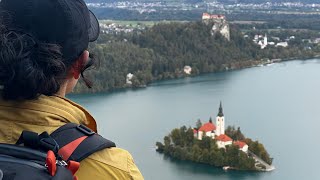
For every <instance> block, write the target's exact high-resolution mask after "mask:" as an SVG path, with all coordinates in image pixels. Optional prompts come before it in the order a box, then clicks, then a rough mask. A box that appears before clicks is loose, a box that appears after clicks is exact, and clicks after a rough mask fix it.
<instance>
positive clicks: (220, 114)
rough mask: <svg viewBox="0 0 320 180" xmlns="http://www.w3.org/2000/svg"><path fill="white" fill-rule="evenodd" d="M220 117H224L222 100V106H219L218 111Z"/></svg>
mask: <svg viewBox="0 0 320 180" xmlns="http://www.w3.org/2000/svg"><path fill="white" fill-rule="evenodd" d="M218 116H219V117H223V109H222V103H221V101H220V107H219V113H218Z"/></svg>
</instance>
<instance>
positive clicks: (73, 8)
mask: <svg viewBox="0 0 320 180" xmlns="http://www.w3.org/2000/svg"><path fill="white" fill-rule="evenodd" d="M0 11H1V17H0V21H1V22H0V46H1V47H0V85H2V86H3V90H2V91H3V92H2V94H3V96H4V97H5V98H7V99H15V98H14V97H16V98H18V99H19V98H20V99H33V98H34V97H36V96H38V95H39V94H46V95H53V94H55V93H57V91H59V90H60V88H61V85H62V84H63V83H64V80H65V78H66V77H69V76H68V75H70V74H69V73H71V76H73V77H74V78H77V77H78V74H79V73H80V69H79V68H83V67H82V66H85V64H86V63H87V61H88V56H89V55H88V52H87V51H86V49H87V48H88V44H89V42H92V41H95V40H96V39H97V38H98V36H99V31H100V30H99V23H98V21H97V19H96V17H95V16H94V15H93V13H92V12H91V11H89V10H88V8H87V6H86V4H85V3H84V1H83V0H2V1H1V2H0ZM23 68H24V69H23ZM75 68H78V69H75ZM75 71H79V72H76V73H75V74H72V73H73V72H75ZM37 78H38V80H37V81H38V82H35V79H37ZM21 88H22V89H24V91H21ZM19 89H20V90H19ZM12 92H14V93H12ZM6 93H9V95H8V96H6V95H5V94H6ZM10 94H11V95H10ZM17 96H20V97H17Z"/></svg>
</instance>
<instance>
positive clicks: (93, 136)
mask: <svg viewBox="0 0 320 180" xmlns="http://www.w3.org/2000/svg"><path fill="white" fill-rule="evenodd" d="M110 147H115V144H114V143H113V142H111V141H109V140H107V139H105V138H103V137H102V136H100V135H98V134H97V133H95V132H93V131H92V130H91V129H89V128H88V127H86V126H84V125H78V124H74V123H68V124H65V125H63V126H61V127H60V128H58V129H57V130H55V131H54V132H53V133H51V134H50V135H49V134H48V133H47V132H43V133H41V134H40V135H38V134H37V133H34V132H30V131H23V132H22V133H21V136H20V138H19V140H18V141H17V143H16V144H15V145H12V144H4V143H0V180H22V179H32V180H44V179H52V180H76V179H77V177H76V176H74V174H75V173H76V171H77V170H78V168H79V166H80V162H81V160H83V159H85V158H86V157H88V156H90V155H91V154H93V153H94V152H97V151H99V150H102V149H105V148H110Z"/></svg>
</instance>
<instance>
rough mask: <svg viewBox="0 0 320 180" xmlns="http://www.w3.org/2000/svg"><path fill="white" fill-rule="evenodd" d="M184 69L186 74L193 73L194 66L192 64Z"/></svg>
mask: <svg viewBox="0 0 320 180" xmlns="http://www.w3.org/2000/svg"><path fill="white" fill-rule="evenodd" d="M183 71H184V73H186V74H191V71H192V68H191V67H190V66H184V68H183Z"/></svg>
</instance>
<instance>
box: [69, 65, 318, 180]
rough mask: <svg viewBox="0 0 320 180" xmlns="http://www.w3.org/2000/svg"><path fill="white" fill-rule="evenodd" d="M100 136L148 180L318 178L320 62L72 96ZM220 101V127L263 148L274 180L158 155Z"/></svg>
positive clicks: (212, 111) (204, 119) (213, 112)
mask: <svg viewBox="0 0 320 180" xmlns="http://www.w3.org/2000/svg"><path fill="white" fill-rule="evenodd" d="M69 97H70V98H71V99H72V100H74V101H76V102H78V103H80V104H82V105H83V106H84V107H86V108H87V109H88V110H89V111H90V112H91V113H92V114H93V116H94V117H95V118H96V120H97V122H98V125H99V132H100V134H102V135H103V136H105V137H107V138H108V139H110V140H113V141H114V142H116V144H117V146H118V147H122V148H125V149H127V150H129V151H130V152H131V154H132V155H133V157H134V159H135V162H136V164H137V165H138V166H139V168H140V170H141V172H142V173H143V175H144V177H145V179H148V180H149V179H150V180H180V179H181V180H195V179H196V180H209V179H210V180H211V179H221V180H231V179H236V180H239V179H245V180H251V179H255V180H256V179H261V180H285V179H288V180H295V179H297V180H300V179H319V178H320V172H319V170H320V168H319V166H320V165H319V161H320V156H319V152H320V143H319V141H318V138H320V129H319V127H320V59H312V60H307V61H299V60H296V61H288V62H282V63H277V64H273V65H271V66H264V67H254V68H248V69H243V70H236V71H229V72H222V73H213V74H206V75H201V76H198V77H193V78H184V79H178V80H168V81H161V82H157V83H153V84H151V85H150V86H148V87H147V88H144V89H139V90H124V91H118V92H113V93H105V94H94V95H88V94H87V95H72V96H69ZM220 100H221V101H222V105H223V110H224V115H225V123H226V126H227V125H235V126H240V127H241V131H242V132H243V133H244V134H245V136H246V137H249V138H252V139H254V140H259V142H261V143H263V144H264V145H265V148H266V149H267V150H268V152H269V153H270V155H271V157H273V158H274V163H273V165H274V166H275V167H276V170H275V171H272V172H246V171H244V172H242V171H228V172H225V171H223V170H222V169H221V168H214V167H211V166H206V165H199V164H194V163H190V162H184V161H174V160H171V159H169V158H166V157H164V156H163V155H162V154H158V153H157V152H156V151H155V143H156V141H163V137H164V136H165V135H167V134H168V133H169V132H170V131H171V130H172V129H173V128H177V127H180V126H183V125H186V126H192V127H194V126H195V122H196V121H197V119H199V118H200V119H201V120H202V122H207V121H208V120H209V118H210V117H213V118H215V117H216V116H217V113H218V107H219V102H220Z"/></svg>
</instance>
